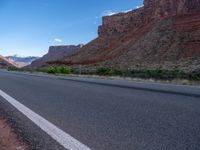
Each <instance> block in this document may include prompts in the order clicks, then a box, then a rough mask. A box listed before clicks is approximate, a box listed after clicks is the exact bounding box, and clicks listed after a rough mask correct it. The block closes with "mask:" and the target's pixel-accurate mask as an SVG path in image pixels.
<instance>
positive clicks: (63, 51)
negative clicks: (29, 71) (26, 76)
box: [29, 45, 83, 68]
mask: <svg viewBox="0 0 200 150" xmlns="http://www.w3.org/2000/svg"><path fill="white" fill-rule="evenodd" d="M82 46H83V45H78V46H74V45H68V46H50V47H49V52H48V53H47V54H46V55H44V56H43V57H42V58H39V59H37V60H35V61H34V62H33V63H32V64H31V66H29V67H34V68H36V67H43V66H46V65H48V63H49V62H52V61H57V60H62V59H63V58H64V57H67V56H71V55H73V54H75V53H77V52H78V51H79V50H80V48H81V47H82Z"/></svg>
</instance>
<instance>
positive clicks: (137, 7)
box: [135, 6, 143, 9]
mask: <svg viewBox="0 0 200 150" xmlns="http://www.w3.org/2000/svg"><path fill="white" fill-rule="evenodd" d="M141 7H143V6H136V7H135V8H137V9H138V8H141Z"/></svg>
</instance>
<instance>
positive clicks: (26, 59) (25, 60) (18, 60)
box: [5, 55, 39, 68]
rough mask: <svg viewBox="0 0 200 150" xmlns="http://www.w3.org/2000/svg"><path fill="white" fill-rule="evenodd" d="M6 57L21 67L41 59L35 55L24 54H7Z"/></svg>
mask: <svg viewBox="0 0 200 150" xmlns="http://www.w3.org/2000/svg"><path fill="white" fill-rule="evenodd" d="M5 58H6V59H7V60H8V61H9V62H10V63H13V64H15V65H16V66H17V67H19V68H21V67H25V66H27V65H30V64H31V63H32V62H33V61H35V60H37V59H39V57H35V56H27V57H23V56H19V55H13V56H7V57H5Z"/></svg>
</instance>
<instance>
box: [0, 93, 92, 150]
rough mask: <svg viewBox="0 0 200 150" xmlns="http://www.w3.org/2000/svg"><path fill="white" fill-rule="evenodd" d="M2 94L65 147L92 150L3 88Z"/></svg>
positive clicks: (71, 149)
mask: <svg viewBox="0 0 200 150" xmlns="http://www.w3.org/2000/svg"><path fill="white" fill-rule="evenodd" d="M0 96H2V97H3V98H4V99H5V100H7V101H8V102H9V103H10V104H11V105H13V106H14V107H15V108H17V109H18V110H19V111H20V112H21V113H23V114H24V115H25V116H26V117H28V118H29V119H30V120H31V121H33V122H34V123H35V124H36V125H37V126H38V127H40V128H41V129H42V130H43V131H45V132H46V133H47V134H48V135H50V136H51V137H52V138H53V139H54V140H56V141H57V142H58V143H60V144H61V145H62V146H63V147H64V148H66V149H68V150H91V149H90V148H88V147H87V146H85V145H84V144H82V143H81V142H79V141H78V140H76V139H75V138H73V137H72V136H71V135H69V134H67V133H65V132H64V131H62V130H61V129H59V128H58V127H56V126H55V125H54V124H52V123H51V122H49V121H48V120H46V119H44V118H42V117H41V116H39V115H38V114H36V113H35V112H33V111H32V110H30V109H29V108H27V107H26V106H24V105H23V104H21V103H19V102H18V101H17V100H16V99H14V98H12V97H11V96H9V95H8V94H6V93H5V92H3V91H2V90H0Z"/></svg>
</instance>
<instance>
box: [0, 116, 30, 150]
mask: <svg viewBox="0 0 200 150" xmlns="http://www.w3.org/2000/svg"><path fill="white" fill-rule="evenodd" d="M0 150H28V148H27V146H26V145H25V144H23V143H21V142H20V141H19V140H18V139H17V136H16V135H15V134H14V133H13V132H12V129H11V128H10V126H9V124H8V123H7V122H6V120H5V119H2V118H0Z"/></svg>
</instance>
